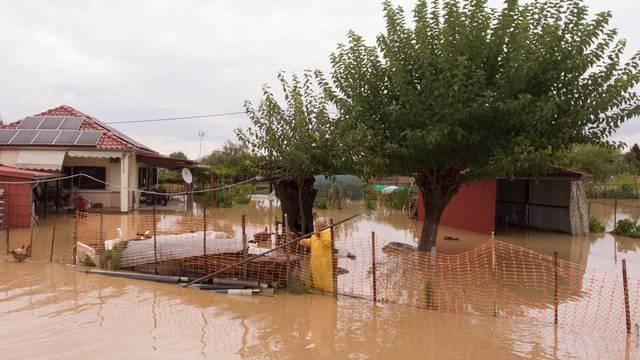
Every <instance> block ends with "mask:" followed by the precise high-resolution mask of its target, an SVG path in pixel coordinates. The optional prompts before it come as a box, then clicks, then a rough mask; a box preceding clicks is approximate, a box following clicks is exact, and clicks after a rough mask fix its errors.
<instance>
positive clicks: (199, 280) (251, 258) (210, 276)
mask: <svg viewBox="0 0 640 360" xmlns="http://www.w3.org/2000/svg"><path fill="white" fill-rule="evenodd" d="M358 216H360V214H355V215H353V216H349V217H348V218H345V219H343V220H340V221H338V222H337V223H335V224H333V225H329V226H325V227H323V228H322V229H319V230H318V232H321V231H323V230H326V229H329V228H331V227H334V226H337V225H340V224H342V223H345V222H347V221H349V220H352V219H355V218H356V217H358ZM311 235H313V232H311V233H308V234H304V235H302V236H300V237H297V238H295V239H293V240H291V241H289V242H286V243H284V244H282V245H279V246H276V247H274V248H273V249H271V250H267V251H265V252H263V253H261V254H258V255H255V256H252V257H250V258H248V259H246V260H242V261H239V262H237V263H235V264H231V265H229V266H226V267H224V268H222V269H220V270H218V271H215V272H212V273H211V274H209V275H205V276H202V277H199V278H197V279H195V280H192V281H190V282H189V283H187V284H184V285H183V286H184V287H188V286H191V285H193V284H195V283H199V282H202V281H205V280H209V279H211V278H212V277H214V276H216V275H218V274H221V273H223V272H225V271H227V270H229V269H233V268H234V267H236V266H240V265H242V264H244V263H248V262H250V261H253V260H255V259H257V258H260V257H263V256H266V255H268V254H271V253H272V252H274V251H277V250H280V249H282V248H283V247H285V246H287V245H290V244H293V243H296V242H298V241H300V240H302V239H304V238H306V237H308V236H311Z"/></svg>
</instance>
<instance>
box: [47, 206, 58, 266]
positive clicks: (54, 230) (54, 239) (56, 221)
mask: <svg viewBox="0 0 640 360" xmlns="http://www.w3.org/2000/svg"><path fill="white" fill-rule="evenodd" d="M57 223H58V215H56V220H55V221H54V222H53V231H52V234H51V251H50V252H49V262H51V261H53V246H54V244H55V242H56V224H57Z"/></svg>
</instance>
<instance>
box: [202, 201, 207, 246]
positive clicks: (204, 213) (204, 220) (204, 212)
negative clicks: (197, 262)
mask: <svg viewBox="0 0 640 360" xmlns="http://www.w3.org/2000/svg"><path fill="white" fill-rule="evenodd" d="M202 223H203V224H202V227H203V229H202V230H203V233H202V234H203V235H202V253H203V254H204V255H207V203H206V201H205V204H204V207H203V208H202Z"/></svg>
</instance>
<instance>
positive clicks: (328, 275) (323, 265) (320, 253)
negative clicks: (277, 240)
mask: <svg viewBox="0 0 640 360" xmlns="http://www.w3.org/2000/svg"><path fill="white" fill-rule="evenodd" d="M325 227H327V220H325V218H323V217H319V218H317V219H316V221H314V222H313V229H314V231H315V233H314V234H313V235H311V237H310V238H308V239H303V240H301V241H300V243H302V244H304V245H309V246H311V261H310V263H309V267H310V269H311V286H312V287H313V288H316V289H318V290H322V291H326V292H333V264H332V253H331V230H330V229H326V230H323V231H320V229H322V228H325Z"/></svg>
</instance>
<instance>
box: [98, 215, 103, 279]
mask: <svg viewBox="0 0 640 360" xmlns="http://www.w3.org/2000/svg"><path fill="white" fill-rule="evenodd" d="M103 224H104V219H103V216H102V214H100V240H99V241H98V253H99V255H100V257H99V260H98V262H99V264H98V267H100V268H101V269H102V266H103V264H102V263H103V260H102V259H103V256H104V226H103Z"/></svg>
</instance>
